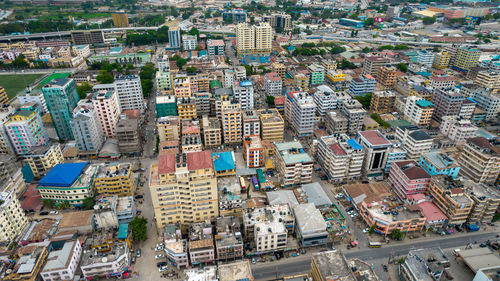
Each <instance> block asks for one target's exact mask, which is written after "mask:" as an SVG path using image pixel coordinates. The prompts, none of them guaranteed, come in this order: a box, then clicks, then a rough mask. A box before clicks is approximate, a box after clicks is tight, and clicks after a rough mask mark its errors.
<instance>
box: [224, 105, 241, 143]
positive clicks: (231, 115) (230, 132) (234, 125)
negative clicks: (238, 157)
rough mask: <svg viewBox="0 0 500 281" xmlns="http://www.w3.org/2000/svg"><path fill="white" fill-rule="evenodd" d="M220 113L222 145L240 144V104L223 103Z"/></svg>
mask: <svg viewBox="0 0 500 281" xmlns="http://www.w3.org/2000/svg"><path fill="white" fill-rule="evenodd" d="M221 113H222V130H223V135H224V143H227V144H231V143H241V141H242V137H243V132H242V131H243V128H242V116H241V115H242V114H241V106H240V104H239V103H235V102H230V101H224V102H223V103H222V107H221Z"/></svg>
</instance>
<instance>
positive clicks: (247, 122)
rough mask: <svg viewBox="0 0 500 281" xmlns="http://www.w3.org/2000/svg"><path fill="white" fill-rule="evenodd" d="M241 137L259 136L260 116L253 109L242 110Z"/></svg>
mask: <svg viewBox="0 0 500 281" xmlns="http://www.w3.org/2000/svg"><path fill="white" fill-rule="evenodd" d="M241 115H242V119H243V137H247V136H260V118H259V115H258V114H257V111H255V110H245V111H243V112H242V114H241Z"/></svg>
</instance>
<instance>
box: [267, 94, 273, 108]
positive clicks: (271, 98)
mask: <svg viewBox="0 0 500 281" xmlns="http://www.w3.org/2000/svg"><path fill="white" fill-rule="evenodd" d="M267 104H268V105H269V106H274V96H267Z"/></svg>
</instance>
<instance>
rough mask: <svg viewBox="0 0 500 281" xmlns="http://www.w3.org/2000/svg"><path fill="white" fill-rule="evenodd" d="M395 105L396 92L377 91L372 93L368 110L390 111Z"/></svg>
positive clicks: (377, 111)
mask: <svg viewBox="0 0 500 281" xmlns="http://www.w3.org/2000/svg"><path fill="white" fill-rule="evenodd" d="M395 105H396V94H395V93H394V92H392V91H377V92H374V93H373V95H372V99H371V101H370V111H372V112H376V113H382V114H383V113H391V112H393V111H394V106H395Z"/></svg>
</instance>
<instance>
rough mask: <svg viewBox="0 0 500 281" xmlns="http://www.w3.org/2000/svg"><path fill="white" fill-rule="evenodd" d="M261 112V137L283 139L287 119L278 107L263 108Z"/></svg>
mask: <svg viewBox="0 0 500 281" xmlns="http://www.w3.org/2000/svg"><path fill="white" fill-rule="evenodd" d="M258 112H259V118H260V128H261V138H262V140H267V141H283V134H284V131H285V121H284V120H283V117H282V116H281V114H280V113H279V111H278V110H277V109H276V108H270V109H261V110H259V111H258Z"/></svg>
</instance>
